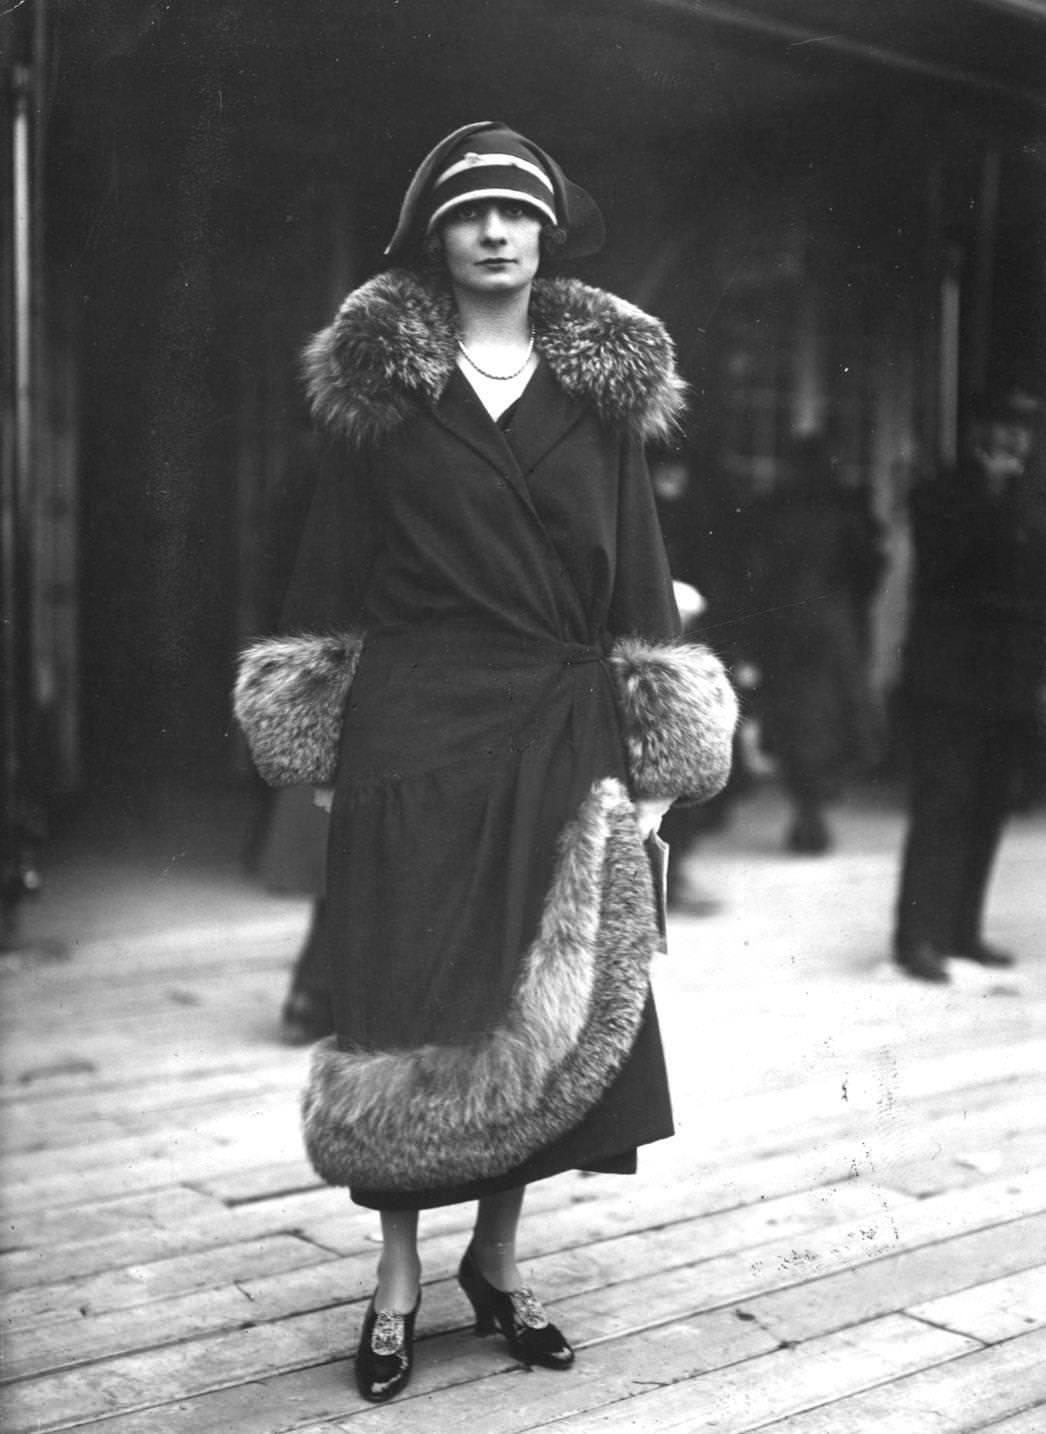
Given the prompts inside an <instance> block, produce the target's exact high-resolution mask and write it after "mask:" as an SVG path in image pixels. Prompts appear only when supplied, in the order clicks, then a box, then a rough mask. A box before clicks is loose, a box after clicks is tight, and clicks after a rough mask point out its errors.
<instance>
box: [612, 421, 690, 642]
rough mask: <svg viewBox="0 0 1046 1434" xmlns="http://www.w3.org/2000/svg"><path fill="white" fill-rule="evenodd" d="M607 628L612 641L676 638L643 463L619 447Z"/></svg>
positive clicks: (635, 450)
mask: <svg viewBox="0 0 1046 1434" xmlns="http://www.w3.org/2000/svg"><path fill="white" fill-rule="evenodd" d="M607 626H608V628H609V630H610V632H611V633H612V634H613V635H614V636H615V637H640V638H645V639H646V640H647V641H649V642H670V641H672V640H674V639H675V638H677V637H678V636H679V634H680V621H679V609H678V607H677V606H676V600H675V594H674V592H673V589H672V575H671V573H670V572H669V567H668V556H667V554H666V552H665V540H664V537H663V536H662V533H661V524H660V520H659V518H658V513H657V507H656V505H655V502H654V489H653V484H652V483H651V481H650V473H649V470H648V468H647V463H646V457H645V455H644V453H643V449H642V447H641V446H640V445H639V444H638V443H635V442H630V443H627V444H625V446H624V450H623V453H622V458H621V468H620V486H619V490H618V519H617V565H616V571H615V578H614V588H613V594H612V597H611V600H610V612H609V614H608V619H607Z"/></svg>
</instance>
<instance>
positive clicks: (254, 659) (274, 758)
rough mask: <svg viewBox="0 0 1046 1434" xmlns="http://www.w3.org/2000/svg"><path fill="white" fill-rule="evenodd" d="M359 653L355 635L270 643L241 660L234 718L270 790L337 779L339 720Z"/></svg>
mask: <svg viewBox="0 0 1046 1434" xmlns="http://www.w3.org/2000/svg"><path fill="white" fill-rule="evenodd" d="M362 648H363V638H362V637H361V636H360V635H359V634H358V633H343V634H341V635H340V636H338V637H310V636H305V635H303V636H300V637H272V638H264V639H262V640H261V641H260V642H255V643H252V644H251V646H250V647H248V648H247V649H246V650H245V651H244V652H243V653H242V655H241V657H240V664H239V671H238V674H237V678H236V686H235V688H234V689H233V712H234V713H235V715H236V720H237V722H239V724H240V726H241V727H242V728H243V732H244V736H245V737H246V738H247V745H248V747H249V748H250V752H251V757H252V758H253V759H254V764H255V766H256V767H257V768H258V771H259V772H260V773H261V775H262V777H263V778H264V779H265V781H267V782H268V783H269V784H270V786H274V787H287V786H295V785H298V784H302V785H305V786H313V787H326V786H329V785H330V784H331V783H332V782H333V781H334V774H335V771H336V770H337V765H338V749H339V746H340V743H341V725H342V715H343V712H344V709H345V699H346V698H347V696H348V693H349V688H350V687H351V685H352V679H353V678H354V677H355V675H356V668H357V665H358V664H359V660H360V652H361V651H362Z"/></svg>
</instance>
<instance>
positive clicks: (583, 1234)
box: [0, 791, 1046, 1434]
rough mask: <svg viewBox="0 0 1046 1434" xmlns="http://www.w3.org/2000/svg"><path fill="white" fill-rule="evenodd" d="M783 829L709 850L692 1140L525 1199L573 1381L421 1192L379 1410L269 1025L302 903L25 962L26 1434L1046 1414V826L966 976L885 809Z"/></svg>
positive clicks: (684, 1056)
mask: <svg viewBox="0 0 1046 1434" xmlns="http://www.w3.org/2000/svg"><path fill="white" fill-rule="evenodd" d="M783 824H784V815H783V812H782V811H781V809H780V806H779V804H778V803H777V800H776V798H775V797H774V794H773V792H772V791H766V792H762V793H760V794H757V796H756V797H755V798H754V799H753V800H751V801H750V802H749V803H747V804H746V805H745V806H744V807H743V808H742V809H741V810H740V811H739V812H738V814H737V817H736V819H735V821H734V824H733V826H732V828H731V829H730V830H729V831H727V832H726V833H723V834H721V835H719V836H716V837H715V838H710V839H708V840H707V841H706V843H705V845H704V847H703V848H702V850H701V851H700V852H699V854H698V855H697V857H696V858H695V859H694V860H693V861H692V862H691V864H690V867H689V873H690V875H691V877H692V878H693V880H694V882H695V884H696V886H697V887H698V888H699V889H700V894H701V895H703V896H706V897H710V898H714V899H715V901H716V902H718V906H717V909H715V910H714V911H710V912H709V913H708V914H705V915H702V916H700V917H680V918H677V919H675V920H674V921H673V926H672V932H671V936H672V940H671V949H670V951H669V953H668V955H667V956H665V957H664V958H663V959H662V960H661V962H660V964H659V968H658V971H657V978H656V980H657V988H658V993H659V1000H660V1006H661V1010H662V1018H663V1025H664V1029H665V1040H666V1046H667V1050H668V1053H669V1060H670V1066H671V1073H672V1080H673V1091H674V1097H675V1102H676V1106H677V1123H678V1127H679V1133H678V1135H677V1137H676V1139H675V1140H673V1141H669V1142H665V1143H663V1144H661V1145H658V1146H656V1147H652V1148H650V1149H648V1150H646V1151H644V1152H643V1153H642V1157H641V1171H640V1174H639V1176H638V1177H635V1178H624V1177H585V1176H582V1175H579V1174H569V1175H564V1176H561V1177H559V1178H557V1179H555V1180H551V1181H547V1182H544V1183H542V1184H540V1185H538V1186H535V1187H534V1188H533V1189H532V1190H531V1191H530V1192H529V1194H528V1207H527V1208H528V1214H529V1218H528V1219H527V1221H526V1222H525V1226H524V1234H525V1251H524V1253H525V1263H526V1267H527V1270H528V1274H529V1275H530V1277H531V1278H532V1282H533V1284H534V1285H535V1287H536V1288H537V1290H538V1291H539V1293H540V1294H541V1295H542V1296H543V1298H544V1299H545V1302H546V1303H547V1304H548V1306H549V1307H550V1309H551V1312H552V1315H553V1318H555V1319H556V1320H557V1322H559V1323H561V1324H562V1325H563V1326H564V1327H565V1328H566V1329H567V1330H568V1331H569V1332H570V1334H571V1335H572V1337H573V1338H574V1339H575V1341H576V1342H577V1344H578V1347H579V1358H578V1363H577V1366H576V1368H575V1369H574V1370H573V1371H571V1372H570V1373H569V1374H553V1373H549V1372H543V1371H532V1372H528V1371H525V1370H522V1369H521V1368H519V1367H518V1366H516V1365H515V1364H514V1362H513V1361H512V1360H511V1359H509V1358H508V1357H507V1356H506V1354H505V1351H504V1349H503V1347H502V1345H501V1343H500V1340H499V1339H497V1338H490V1339H482V1340H480V1339H477V1338H476V1337H475V1336H474V1335H473V1334H472V1333H471V1331H470V1329H469V1322H468V1318H467V1313H468V1311H467V1307H466V1304H465V1302H464V1299H463V1297H462V1295H461V1294H460V1291H458V1289H457V1287H456V1285H455V1283H454V1280H453V1271H454V1269H455V1267H456V1263H457V1260H458V1258H459V1257H460V1253H461V1250H462V1248H463V1246H464V1244H465V1242H466V1240H467V1232H468V1226H469V1222H470V1217H471V1210H470V1209H469V1208H451V1209H446V1210H440V1211H433V1212H430V1213H429V1214H428V1215H426V1216H425V1217H423V1257H424V1261H425V1274H424V1282H425V1283H424V1301H423V1305H422V1311H421V1316H420V1319H419V1326H418V1333H419V1336H420V1338H419V1343H418V1350H417V1363H416V1372H415V1377H414V1381H413V1383H412V1385H411V1387H410V1389H409V1391H408V1392H407V1394H406V1395H405V1396H403V1397H401V1398H400V1399H399V1400H397V1401H395V1402H394V1403H393V1404H392V1405H389V1406H382V1407H374V1406H368V1405H366V1404H364V1403H363V1402H362V1401H361V1400H360V1399H359V1398H358V1397H357V1395H356V1393H355V1391H354V1389H353V1386H352V1382H351V1367H350V1356H351V1352H352V1349H353V1347H354V1344H355V1339H356V1333H357V1329H358V1326H359V1322H360V1319H361V1317H362V1313H363V1309H364V1306H365V1303H366V1300H367V1298H368V1296H369V1293H370V1287H371V1282H372V1278H373V1268H374V1263H375V1259H376V1255H377V1227H376V1221H375V1219H374V1217H373V1216H372V1215H371V1214H370V1213H368V1212H366V1211H361V1210H358V1209H356V1208H354V1207H353V1206H352V1205H351V1204H350V1203H349V1202H348V1200H347V1197H346V1196H344V1194H342V1193H341V1192H339V1191H333V1190H328V1189H326V1188H325V1187H323V1186H320V1185H318V1184H317V1182H316V1180H315V1177H314V1176H313V1175H312V1173H311V1171H310V1170H309V1168H308V1166H307V1165H306V1163H305V1161H304V1159H303V1157H302V1153H301V1148H300V1138H299V1133H298V1128H297V1111H296V1103H297V1095H298V1092H299V1089H300V1086H301V1083H302V1078H303V1072H304V1067H305V1061H306V1057H305V1055H304V1053H302V1052H300V1051H295V1050H287V1049H285V1048H283V1047H281V1046H280V1045H279V1044H277V1042H276V1040H275V1038H274V1017H275V1012H276V1009H277V1007H278V1003H279V1000H280V998H281V996H282V991H283V985H284V981H285V977H286V969H287V966H288V964H289V961H290V959H291V956H292V953H293V951H294V948H295V943H296V938H297V934H298V932H299V931H300V929H301V926H302V922H303V919H304V913H303V911H301V910H300V909H298V908H296V907H293V906H288V904H287V903H286V902H282V903H275V904H273V903H270V902H269V901H268V899H267V898H266V897H265V896H264V895H259V896H258V898H257V903H256V906H255V907H254V908H250V905H249V903H248V905H247V907H246V908H245V903H244V898H243V893H242V891H241V892H239V893H238V895H237V899H236V901H235V903H233V904H232V905H230V908H229V911H230V915H229V917H228V919H227V920H222V919H221V918H220V915H219V914H216V908H215V906H214V900H213V894H214V883H213V879H211V882H210V886H209V887H208V890H209V892H210V893H211V895H210V897H209V898H208V902H209V904H207V905H206V920H203V919H202V917H201V916H200V912H201V911H202V910H203V908H202V907H200V908H199V909H198V908H197V906H196V905H195V904H194V887H193V877H192V873H191V872H189V873H187V874H186V875H184V876H183V877H182V878H181V880H182V882H183V885H184V893H183V895H184V901H183V904H182V907H181V910H182V911H183V913H184V914H183V915H181V916H180V917H179V916H178V915H177V914H172V915H170V916H167V915H165V917H164V921H165V923H166V924H162V923H161V924H160V925H159V926H158V925H157V922H156V920H152V921H147V920H145V919H144V916H145V914H146V913H144V912H143V922H142V928H141V929H142V935H141V937H140V938H137V939H136V937H135V935H134V932H133V930H128V929H127V916H126V912H125V914H124V916H123V917H122V928H121V931H120V932H119V935H118V936H116V935H114V936H113V937H112V938H107V937H105V936H101V937H98V938H97V939H92V940H90V941H88V942H86V943H81V944H80V945H79V946H78V949H77V950H76V952H75V955H74V956H73V957H72V958H71V959H68V960H53V961H46V960H36V961H30V960H20V959H18V958H17V957H9V958H7V960H6V963H5V965H4V969H3V972H2V975H0V983H2V986H3V998H4V1001H3V1015H2V1017H0V1022H2V1025H0V1034H2V1049H0V1120H2V1130H3V1141H4V1166H3V1173H4V1198H3V1221H2V1227H0V1228H2V1234H3V1240H2V1250H0V1281H2V1289H3V1314H2V1333H3V1342H2V1348H3V1375H2V1378H3V1383H2V1386H0V1408H2V1418H0V1427H2V1429H3V1430H4V1431H5V1434H30V1431H32V1434H43V1431H50V1430H59V1429H89V1430H98V1431H101V1434H180V1431H186V1434H188V1431H192V1434H283V1431H290V1430H299V1431H308V1434H335V1431H346V1430H348V1431H350V1434H372V1431H373V1434H377V1431H383V1430H395V1431H397V1434H414V1431H416V1434H422V1431H424V1434H456V1431H461V1434H464V1431H468V1434H524V1431H529V1430H538V1429H541V1430H550V1431H554V1434H583V1431H597V1430H598V1431H604V1430H605V1431H626V1430H627V1431H630V1432H631V1431H647V1430H650V1431H661V1430H679V1431H688V1434H691V1431H705V1430H708V1431H711V1430H715V1431H721V1434H742V1431H750V1430H773V1431H775V1434H863V1431H866V1430H867V1431H872V1430H874V1431H875V1434H946V1431H947V1434H953V1431H970V1434H973V1431H980V1430H994V1431H996V1434H1046V942H1044V939H1043V937H1042V935H1041V933H1042V932H1043V930H1044V929H1046V882H1044V880H1043V872H1044V871H1046V817H1044V816H1043V815H1041V814H1040V815H1037V816H1032V817H1024V818H1021V819H1019V820H1018V821H1016V822H1015V823H1014V826H1013V828H1012V830H1011V832H1010V834H1009V835H1008V837H1007V841H1006V845H1005V847H1004V851H1003V855H1002V860H1001V863H1000V870H999V873H998V876H997V879H996V884H995V887H994V889H993V897H992V927H993V933H994V934H995V935H996V936H997V937H998V938H999V939H1000V940H1004V941H1006V942H1007V943H1010V944H1013V945H1014V946H1015V947H1017V948H1018V949H1020V950H1021V951H1022V953H1023V955H1024V960H1023V961H1022V964H1021V967H1020V968H1019V972H1018V973H1017V974H1016V975H1015V976H1007V977H1006V978H1004V979H991V978H985V977H984V975H983V973H981V972H979V971H978V970H976V969H973V968H966V969H960V970H957V971H956V981H955V983H954V984H953V985H952V986H950V987H948V988H947V989H933V988H926V987H923V986H921V985H918V984H915V983H910V982H907V981H905V980H903V979H902V978H900V977H899V976H897V975H895V974H894V973H893V971H892V970H891V968H890V967H889V966H888V965H887V964H886V963H885V962H884V959H883V953H884V950H885V946H886V940H887V936H888V929H889V910H890V904H891V901H892V896H893V883H894V879H895V868H896V858H897V849H898V843H899V841H900V835H901V820H900V817H899V815H898V814H897V812H896V811H894V810H891V809H889V808H877V807H873V806H870V805H869V804H867V803H865V804H864V805H863V806H856V805H855V806H854V807H852V808H849V809H846V810H844V811H843V812H842V813H841V814H840V817H839V829H840V835H841V842H840V848H839V850H838V851H837V852H836V853H835V854H833V855H832V856H830V857H828V858H824V859H800V858H794V857H786V856H784V855H783V854H782V853H781V852H780V851H779V849H778V835H779V831H780V829H781V828H782V827H783ZM94 879H96V880H101V881H103V882H104V881H105V880H107V879H108V880H112V881H113V882H114V884H115V883H117V882H119V881H120V880H121V873H120V871H119V870H117V869H113V870H112V871H111V872H109V873H106V872H104V871H103V872H98V873H95V878H94ZM143 899H144V898H143ZM166 899H167V900H168V903H169V906H170V909H171V910H172V911H173V910H174V908H175V907H177V905H178V903H177V901H175V902H174V903H173V904H172V903H171V901H170V892H169V891H168V892H167V894H166ZM166 910H167V908H165V911H166ZM252 912H253V914H252Z"/></svg>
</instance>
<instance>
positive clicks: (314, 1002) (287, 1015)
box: [280, 991, 334, 1046]
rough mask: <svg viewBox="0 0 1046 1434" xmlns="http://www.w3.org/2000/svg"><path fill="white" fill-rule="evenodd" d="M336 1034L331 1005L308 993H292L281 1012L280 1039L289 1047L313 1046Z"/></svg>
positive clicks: (327, 1001)
mask: <svg viewBox="0 0 1046 1434" xmlns="http://www.w3.org/2000/svg"><path fill="white" fill-rule="evenodd" d="M333 1033H334V1016H333V1014H332V1013H331V1003H330V1001H329V1000H325V999H323V998H322V997H320V996H313V995H312V994H311V993H310V992H308V991H292V992H291V993H290V995H289V996H288V997H287V999H286V1001H285V1002H284V1003H283V1010H282V1011H281V1012H280V1038H281V1040H282V1041H283V1043H284V1045H287V1046H311V1045H314V1044H315V1043H316V1041H322V1040H323V1038H324V1036H329V1035H332V1034H333Z"/></svg>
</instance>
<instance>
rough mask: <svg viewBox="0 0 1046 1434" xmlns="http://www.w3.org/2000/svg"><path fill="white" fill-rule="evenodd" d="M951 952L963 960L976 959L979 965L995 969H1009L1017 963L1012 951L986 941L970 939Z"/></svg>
mask: <svg viewBox="0 0 1046 1434" xmlns="http://www.w3.org/2000/svg"><path fill="white" fill-rule="evenodd" d="M951 954H952V955H953V956H959V957H961V958H962V960H963V961H976V963H977V965H978V966H987V967H989V968H990V969H991V970H995V971H1007V970H1009V968H1010V967H1011V966H1016V964H1017V958H1016V956H1014V955H1013V954H1012V953H1011V952H1009V951H1000V949H999V948H998V946H989V945H988V943H987V942H986V941H970V942H968V943H967V944H966V945H964V946H960V947H959V948H958V950H956V951H953V952H952V953H951Z"/></svg>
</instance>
